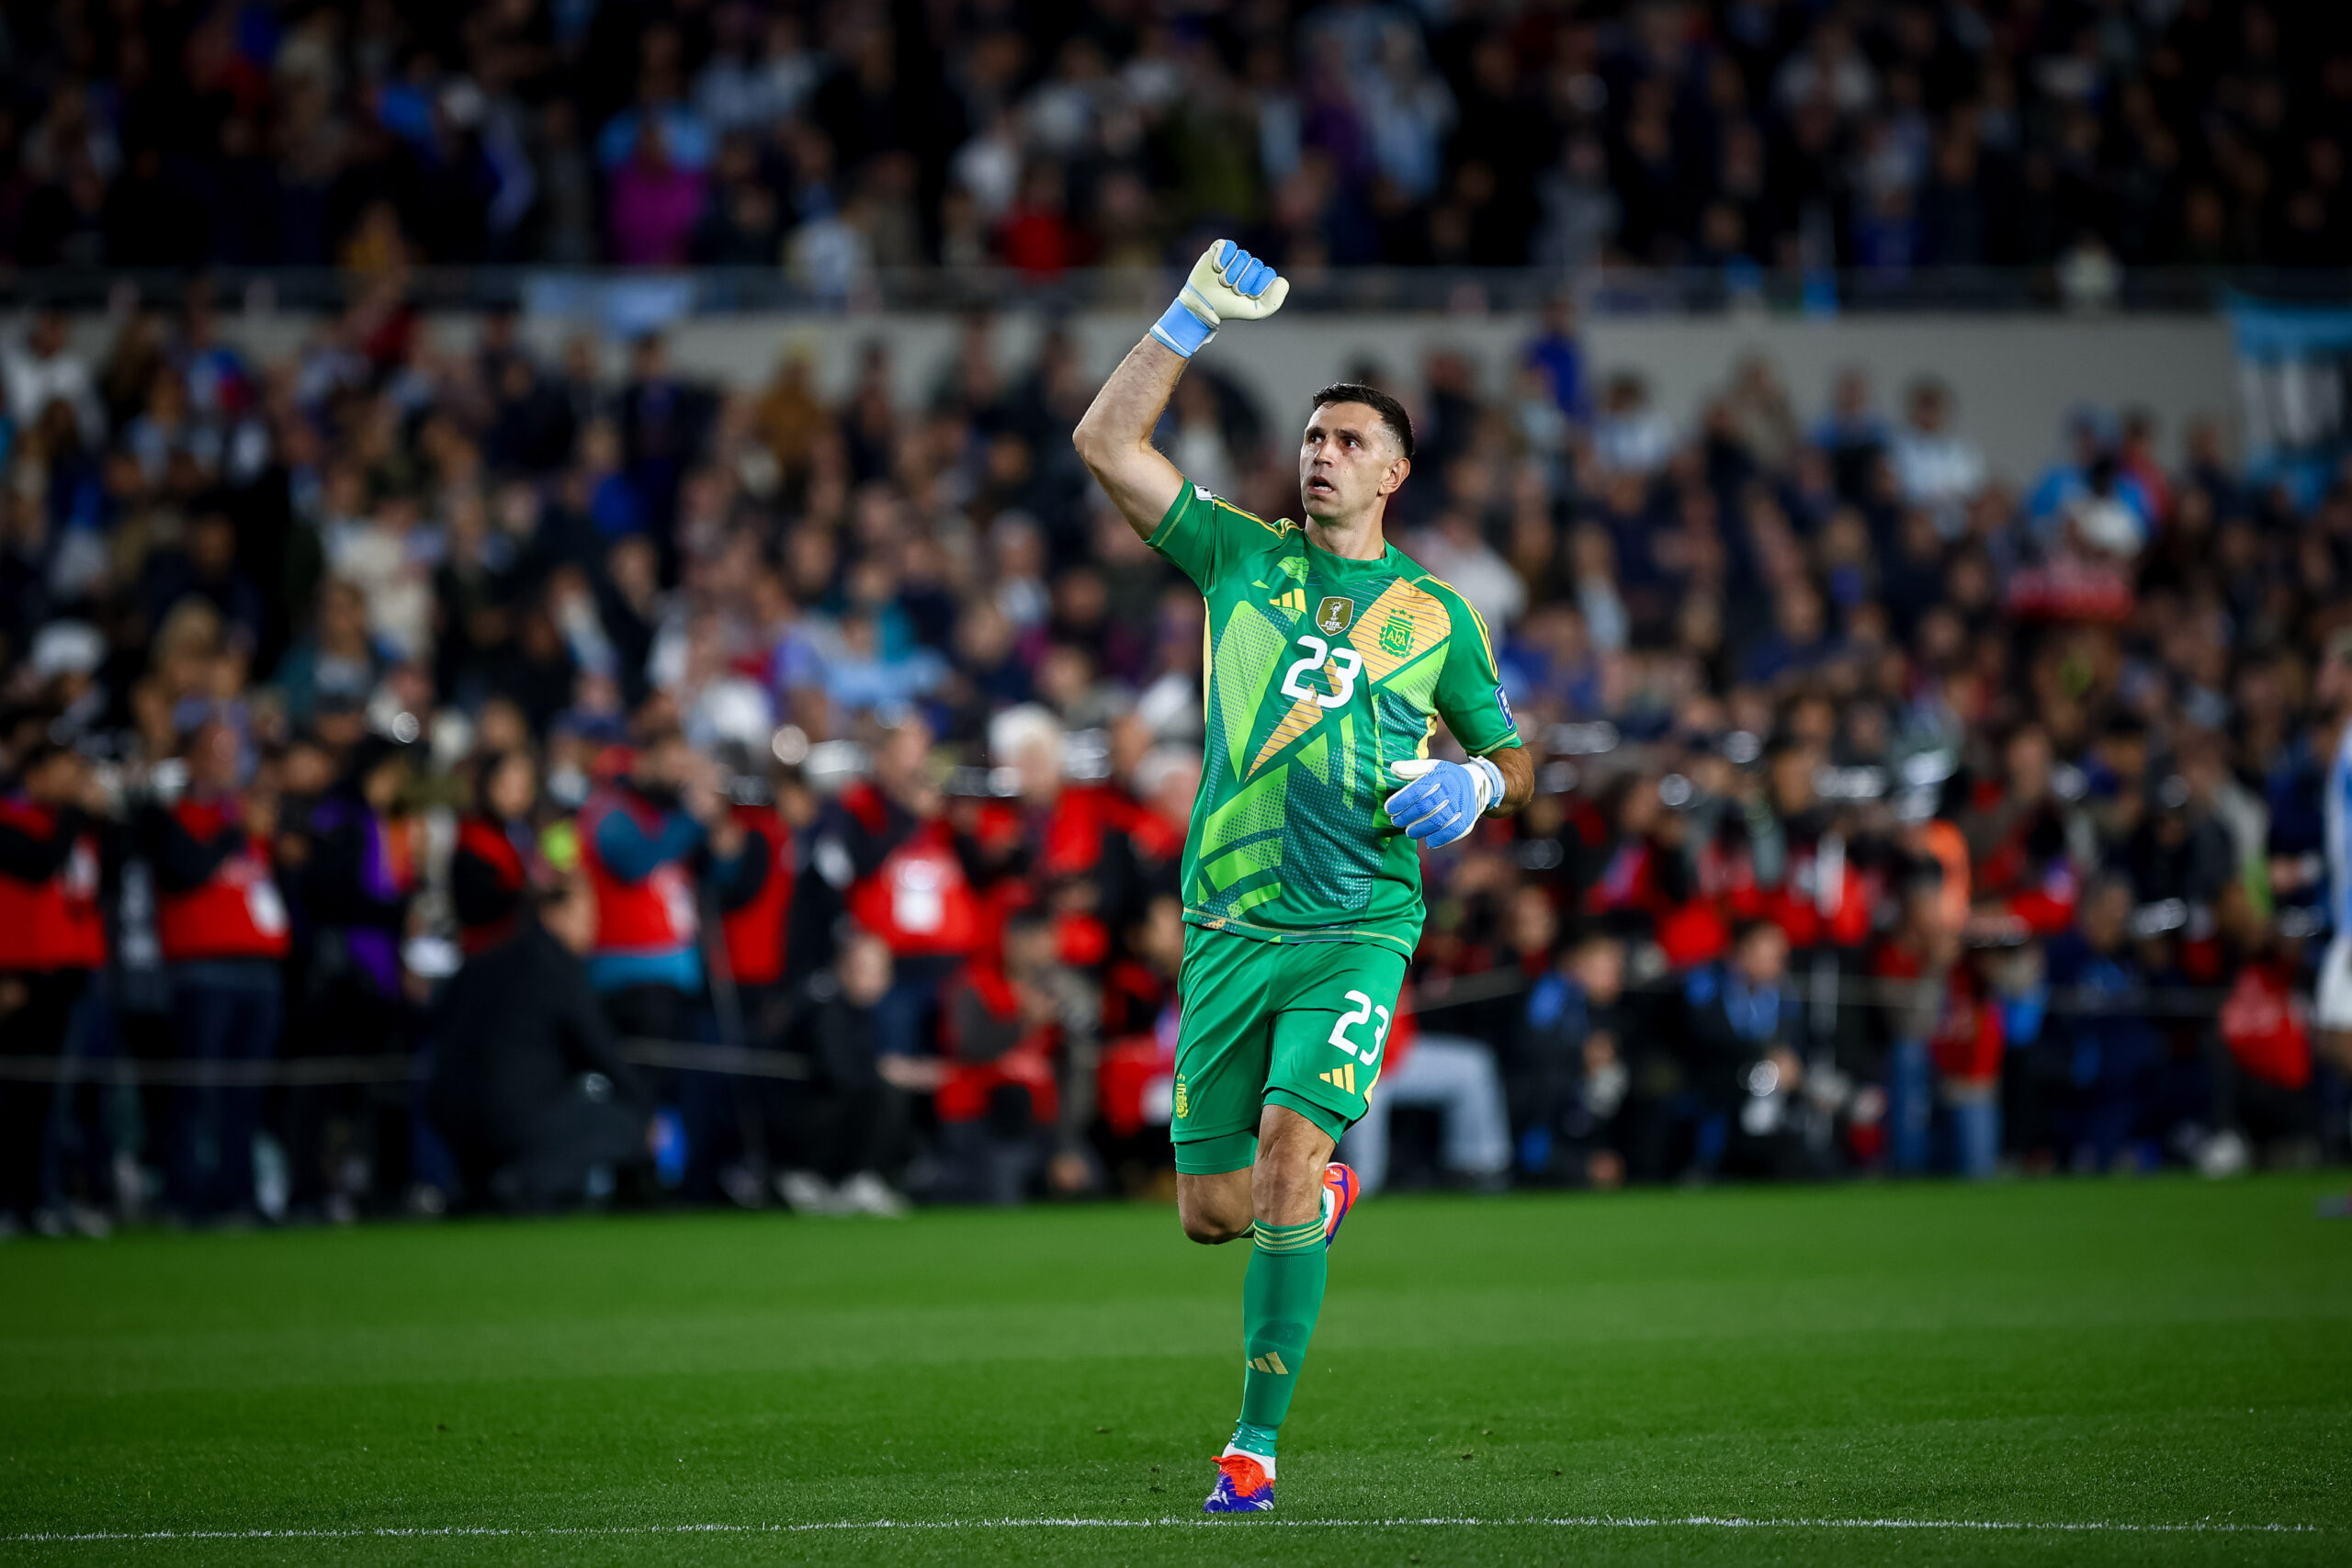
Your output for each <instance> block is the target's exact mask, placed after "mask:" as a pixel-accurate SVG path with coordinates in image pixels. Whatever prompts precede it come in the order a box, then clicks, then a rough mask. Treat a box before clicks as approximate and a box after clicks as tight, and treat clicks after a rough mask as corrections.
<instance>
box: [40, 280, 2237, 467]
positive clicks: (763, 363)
mask: <svg viewBox="0 0 2352 1568" xmlns="http://www.w3.org/2000/svg"><path fill="white" fill-rule="evenodd" d="M1052 319H1054V318H1051V317H1049V316H1048V315H1047V314H1046V312H1044V311H1042V310H1026V309H1023V310H1007V311H1006V312H1004V313H1003V314H1002V315H1001V317H1000V318H999V321H998V330H997V333H996V339H997V350H998V353H999V355H1001V358H1002V361H1003V364H1004V366H1005V367H1006V368H1007V369H1008V370H1009V371H1010V370H1016V369H1018V368H1021V367H1026V366H1027V365H1028V364H1030V363H1031V362H1032V359H1033V355H1034V350H1035V340H1036V337H1037V335H1038V334H1039V333H1041V332H1043V331H1044V330H1045V329H1046V325H1047V323H1048V321H1050V320H1052ZM1062 319H1063V320H1066V321H1067V322H1068V324H1069V328H1070V330H1071V331H1073V332H1074V333H1076V334H1077V336H1078V339H1079V341H1080V344H1082V346H1083V350H1084V352H1085V354H1086V356H1087V358H1088V361H1089V363H1090V365H1091V367H1093V368H1094V369H1095V370H1096V371H1098V372H1099V373H1106V374H1107V373H1108V371H1109V370H1110V368H1111V367H1112V366H1113V365H1114V364H1116V363H1117V361H1118V358H1119V356H1120V355H1123V354H1125V352H1126V351H1127V349H1129V348H1130V347H1132V346H1133V345H1134V344H1135V341H1136V338H1137V337H1139V336H1140V335H1141V334H1142V332H1143V329H1144V328H1145V326H1147V325H1148V321H1147V320H1146V318H1145V317H1144V316H1142V315H1138V314H1136V313H1135V312H1132V311H1125V310H1120V311H1112V310H1088V311H1080V312H1077V313H1075V314H1072V315H1069V316H1068V317H1066V318H1062ZM964 320H965V318H964V317H963V316H961V315H959V314H956V313H952V312H948V311H937V312H920V311H885V312H875V313H865V314H846V315H844V314H824V315H818V314H799V313H789V312H768V313H747V314H728V315H701V316H690V317H684V318H682V319H680V320H678V321H674V322H673V324H671V325H670V326H669V327H668V328H666V329H665V331H666V333H667V335H668V339H669V344H670V352H671V356H672V360H673V364H675V365H676V366H677V367H679V368H680V369H682V370H684V371H686V372H688V373H690V374H695V375H698V376H701V377H705V378H709V379H711V380H713V381H716V382H718V383H720V384H722V385H728V386H732V387H741V388H750V387H756V386H759V385H761V384H763V383H764V382H765V381H766V380H767V379H768V378H770V377H771V376H772V375H773V374H774V373H775V367H776V365H777V363H778V361H779V359H780V358H782V357H783V356H784V355H787V354H790V353H794V352H806V353H808V354H809V355H811V356H812V357H813V360H814V363H815V365H816V367H817V370H818V378H819V382H820V387H821V388H822V389H823V390H824V392H825V393H826V394H827V395H828V396H829V397H838V396H841V395H842V394H845V393H846V392H847V391H848V390H849V389H850V387H851V385H852V383H853V381H854V378H855V377H856V374H857V369H858V364H859V361H860V357H861V355H862V354H863V352H864V349H865V345H866V344H870V343H872V342H875V341H876V340H880V341H882V342H884V343H887V344H888V345H889V349H890V355H891V367H892V373H893V376H894V378H895V379H896V382H897V386H896V391H897V393H898V396H899V400H900V402H901V403H902V405H904V404H913V403H920V402H921V401H922V400H923V399H924V397H925V396H926V395H927V393H928V392H929V391H930V389H932V387H933V384H934V382H935V380H936V378H937V377H938V375H939V373H940V370H941V369H942V367H944V365H945V364H946V362H947V361H948V359H949V357H950V356H951V355H953V354H954V352H955V350H956V343H957V338H958V334H959V333H961V331H962V330H963V325H964ZM315 325H316V321H315V318H312V317H310V316H306V315H301V314H297V313H294V312H290V311H286V312H273V313H269V314H263V315H237V316H230V317H227V318H224V319H223V321H221V328H222V331H223V333H224V335H227V336H229V337H231V338H232V339H235V340H237V341H238V342H240V343H241V344H243V346H245V347H247V348H248V349H250V350H252V351H254V352H255V353H256V354H258V355H261V356H263V357H264V358H266V359H271V360H275V359H277V358H279V357H280V356H282V355H286V354H288V352H290V351H291V350H292V349H293V348H294V347H295V346H296V345H297V344H300V342H301V341H302V340H303V338H304V337H306V336H307V335H308V334H309V333H311V331H312V330H313V328H314V327H315ZM583 328H585V329H590V330H596V329H597V323H596V322H595V321H594V320H583V319H581V318H576V317H567V316H561V315H551V314H541V315H535V316H531V317H528V318H526V322H525V325H524V331H525V333H526V336H528V337H529V338H531V339H532V340H533V341H534V342H535V344H536V345H537V347H539V348H540V349H541V350H543V351H545V352H547V353H548V354H549V355H553V353H554V351H555V350H556V349H558V348H559V347H560V345H561V344H562V343H563V342H564V341H565V340H566V339H567V338H568V337H570V336H571V335H572V334H574V333H578V332H580V331H582V330H583ZM0 330H6V331H14V330H16V324H15V323H9V324H7V326H6V328H0ZM1536 330H1537V326H1536V321H1535V318H1534V316H1533V315H1532V313H1516V312H1497V313H1492V314H1484V315H1477V316H1445V315H1394V314H1350V313H1335V314H1305V313H1300V314H1295V315H1290V316H1284V317H1280V318H1277V319H1275V320H1273V321H1265V322H1259V323H1253V324H1252V325H1251V326H1250V328H1249V330H1248V331H1246V332H1231V333H1224V334H1222V335H1221V336H1220V337H1219V339H1218V341H1217V343H1216V346H1215V348H1214V349H1213V350H1211V355H1212V357H1211V359H1210V360H1209V361H1208V363H1211V364H1213V365H1214V366H1215V367H1216V368H1217V369H1218V370H1220V371H1222V372H1224V373H1226V374H1228V375H1231V376H1233V377H1235V378H1237V379H1238V380H1239V381H1240V382H1241V383H1243V384H1244V385H1245V386H1246V387H1247V388H1248V389H1250V391H1251V392H1253V393H1254V394H1256V395H1257V396H1258V397H1259V398H1260V400H1261V407H1262V408H1263V409H1264V411H1265V412H1266V413H1267V414H1268V415H1269V417H1276V416H1277V415H1278V411H1282V410H1285V409H1290V410H1296V409H1300V408H1302V407H1303V405H1304V403H1305V401H1306V398H1307V397H1308V395H1309V394H1311V393H1312V392H1313V391H1314V389H1316V388H1317V387H1319V386H1321V385H1323V384H1325V383H1326V382H1329V381H1330V380H1332V379H1333V378H1336V377H1337V376H1339V375H1340V374H1341V373H1342V372H1345V371H1350V370H1352V369H1354V368H1355V367H1358V366H1360V365H1362V364H1363V363H1364V362H1365V361H1370V362H1371V363H1372V364H1374V365H1375V366H1378V367H1382V368H1383V369H1385V371H1386V372H1388V373H1389V374H1391V375H1393V376H1394V377H1395V378H1397V381H1398V383H1399V384H1401V385H1404V386H1408V387H1414V388H1418V387H1419V385H1420V382H1421V375H1420V369H1421V363H1422V361H1423V359H1424V358H1425V356H1426V355H1428V354H1429V353H1430V351H1432V350H1434V349H1438V348H1441V347H1442V348H1451V349H1454V350H1457V351H1459V352H1461V353H1463V354H1464V355H1468V356H1469V357H1470V358H1471V359H1472V361H1473V362H1474V364H1476V367H1477V368H1478V370H1479V374H1480V384H1481V387H1482V389H1484V390H1485V391H1487V393H1489V394H1490V395H1491V394H1493V393H1496V392H1498V391H1500V390H1502V389H1504V388H1505V386H1506V384H1507V383H1506V380H1505V378H1506V377H1507V376H1508V374H1509V372H1510V367H1511V366H1512V364H1513V362H1514V359H1515V357H1516V355H1518V353H1519V352H1520V350H1521V348H1522V347H1523V346H1524V345H1525V344H1526V343H1527V341H1528V339H1529V338H1530V337H1531V336H1532V335H1533V334H1534V333H1535V332H1536ZM472 331H473V322H472V320H471V318H469V317H468V316H466V315H463V314H457V313H451V314H446V315H441V316H438V317H436V318H435V332H436V333H440V334H443V335H444V336H445V338H446V339H447V341H448V342H449V344H451V345H452V346H456V345H458V344H462V343H464V342H465V341H467V339H468V338H469V335H470V334H471V333H472ZM77 332H78V337H79V340H80V341H79V346H80V347H81V348H82V349H83V350H84V351H85V352H86V353H88V354H89V355H91V356H92V358H93V359H94V361H95V360H97V359H101V358H102V357H103V355H104V354H105V352H106V349H107V345H108V344H110V343H111V342H112V337H113V328H112V325H111V324H110V322H109V321H107V319H106V318H105V317H103V316H100V315H96V314H94V315H91V316H89V317H86V318H84V319H82V320H81V321H79V323H78V329H77ZM1582 333H1583V338H1584V343H1585V347H1586V349H1587V353H1588V356H1589V357H1588V364H1589V367H1590V369H1591V373H1592V381H1591V384H1592V386H1593V387H1594V388H1595V389H1598V387H1599V386H1600V383H1601V382H1602V381H1603V380H1605V378H1607V377H1608V376H1609V374H1610V373H1611V372H1612V371H1615V370H1618V369H1631V370H1635V371H1638V372H1640V373H1641V374H1642V375H1643V376H1644V377H1645V378H1646V379H1647V381H1648V383H1649V388H1650V391H1651V395H1652V397H1653V398H1654V399H1655V400H1656V403H1657V407H1658V408H1659V410H1660V411H1661V412H1664V413H1665V414H1666V415H1667V416H1668V418H1669V419H1671V420H1673V421H1674V422H1675V423H1677V425H1678V426H1679V427H1681V428H1685V429H1687V428H1690V427H1691V423H1693V422H1694V421H1695V420H1696V419H1697V417H1698V415H1699V412H1700V411H1701V409H1702V406H1703V402H1704V400H1705V399H1706V398H1708V397H1709V396H1711V395H1713V393H1715V392H1717V391H1720V390H1721V389H1723V388H1724V386H1725V384H1726V383H1727V381H1728V380H1729V378H1730V376H1731V373H1732V371H1733V369H1734V367H1736V365H1737V364H1738V363H1739V362H1740V361H1741V360H1742V359H1743V358H1744V357H1746V356H1747V355H1752V354H1762V355H1766V356H1768V357H1769V358H1770V360H1771V361H1772V363H1773V364H1774V365H1775V366H1776V367H1778V369H1779V371H1780V374H1781V379H1782V381H1783V383H1784V384H1785V385H1786V386H1787V387H1788V389H1789V391H1790V393H1791V394H1792V397H1793V398H1794V400H1795V403H1796V407H1797V409H1798V410H1799V411H1800V412H1801V413H1802V414H1803V415H1804V417H1806V418H1808V419H1809V418H1811V417H1812V416H1813V415H1814V414H1815V413H1817V412H1820V411H1821V410H1822V409H1823V408H1824V407H1825V405H1826V401H1827V398H1828V393H1829V385H1830V380H1831V378H1833V377H1834V376H1835V375H1836V374H1837V373H1838V371H1839V370H1841V369H1843V368H1845V367H1852V366H1859V367H1862V368H1863V369H1865V370H1866V371H1868V372H1869V373H1870V375H1871V379H1872V381H1873V382H1874V384H1875V389H1876V393H1877V400H1878V406H1879V408H1880V410H1881V412H1884V413H1887V414H1890V415H1892V414H1894V412H1896V411H1897V408H1898V406H1899V405H1898V402H1897V399H1898V397H1899V394H1900V392H1901V389H1902V388H1903V387H1904V385H1905V384H1906V383H1908V382H1909V381H1911V380H1912V379H1914V378H1917V377H1920V376H1927V375H1932V376H1935V377H1938V378H1941V379H1942V380H1943V381H1944V382H1946V383H1947V384H1948V385H1949V386H1950V387H1951V389H1952V390H1953V392H1954V393H1955V394H1956V396H1957V399H1958V404H1959V408H1958V417H1959V423H1960V426H1961V428H1962V430H1964V431H1965V432H1966V433H1967V434H1969V435H1970V436H1971V437H1973V439H1974V440H1975V441H1976V442H1977V443H1978V444H1979V445H1980V446H1982V447H1983V449H1984V451H1985V457H1987V459H1988V460H1989V461H1990V462H1991V464H1992V466H1993V468H1994V469H1995V471H1996V473H1998V474H2000V475H2002V476H2004V477H2006V478H2007V479H2010V480H2012V481H2014V482H2023V481H2024V480H2026V479H2030V477H2031V476H2032V475H2033V474H2035V473H2036V472H2038V471H2040V469H2041V468H2042V466H2043V465H2044V464H2046V463H2048V462H2049V461H2050V460H2051V459H2052V457H2054V456H2055V455H2056V454H2057V449H2058V445H2059V442H2060V440H2061V439H2062V437H2063V433H2064V428H2065V419H2066V415H2067V414H2068V413H2069V412H2071V411H2073V410H2074V409H2075V408H2076V407H2078V406H2080V405H2084V404H2090V405H2094V406H2097V407H2099V408H2103V409H2108V410H2114V409H2118V408H2120V407H2124V406H2131V405H2136V406H2140V407H2144V408H2146V409H2148V410H2150V411H2151V412H2154V414H2155V415H2156V416H2157V418H2158V419H2159V420H2160V421H2161V429H2162V432H2163V438H2164V442H2165V457H2166V458H2167V459H2168V460H2170V459H2173V458H2177V456H2178V442H2179V439H2180V436H2181V434H2182V432H2183V431H2184V430H2186V429H2187V427H2188V423H2190V422H2191V421H2192V420H2195V419H2199V418H2212V419H2215V420H2218V421H2219V422H2220V423H2222V428H2223V430H2224V431H2225V432H2233V431H2234V429H2235V426H2236V420H2237V367H2236V361H2235V359H2234V356H2233V343H2232V337H2231V332H2230V327H2229V324H2228V322H2227V321H2225V320H2224V319H2223V318H2222V316H2220V315H2218V314H2180V315H2164V316H2141V315H2135V316H2131V317H2106V318H2101V317H2087V318H2085V317H2058V316H2052V315H2050V314H2048V313H2046V312H2030V311H2018V312H1985V313H1968V314H1904V315H1888V316H1847V317H1828V318H1820V317H1780V316H1767V315H1762V314H1756V315H1742V314H1736V313H1735V314H1713V315H1682V316H1667V317H1657V316H1645V317H1635V318H1625V317H1605V316H1596V317H1592V318H1589V319H1588V320H1587V321H1585V322H1584V323H1583V326H1582ZM602 335H603V337H604V338H605V352H606V355H607V363H608V365H609V367H611V368H612V369H613V370H614V372H615V373H616V374H617V372H618V370H619V368H620V362H621V355H622V354H623V351H624V347H625V342H624V339H623V338H622V337H621V335H620V334H619V333H615V332H610V331H605V332H603V333H602ZM2233 446H2234V443H2233Z"/></svg>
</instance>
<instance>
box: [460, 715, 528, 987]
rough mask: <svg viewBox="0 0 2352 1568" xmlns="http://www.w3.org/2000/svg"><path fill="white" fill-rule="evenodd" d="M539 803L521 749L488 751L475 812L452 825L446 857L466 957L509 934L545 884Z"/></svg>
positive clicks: (479, 771) (477, 781)
mask: <svg viewBox="0 0 2352 1568" xmlns="http://www.w3.org/2000/svg"><path fill="white" fill-rule="evenodd" d="M538 798H539V774H538V764H537V762H536V761H533V760H532V757H531V754H530V753H529V752H528V751H521V750H518V751H490V752H487V753H485V754H484V755H483V756H482V757H481V760H480V761H479V762H478V763H477V764H476V766H475V769H474V808H473V810H472V811H471V812H469V813H468V814H467V816H466V818H465V820H463V821H462V822H460V823H458V842H457V845H456V847H455V848H454V849H452V850H451V852H450V855H449V902H450V905H451V907H452V908H453V909H454V910H455V912H456V914H457V917H458V947H459V948H460V949H461V950H462V951H463V952H464V953H465V954H466V955H467V956H468V957H472V956H474V955H475V954H477V953H487V952H489V951H490V950H491V949H492V948H493V947H496V946H497V945H498V944H499V943H500V942H504V941H505V940H506V939H507V938H508V937H510V936H513V935H514V934H515V931H516V930H517V929H518V927H519V926H520V924H521V921H522V919H523V916H524V913H525V910H526V906H527V904H528V903H529V901H530V898H531V897H532V895H533V894H534V893H535V892H536V891H538V890H540V889H543V888H544V887H546V886H548V868H547V865H546V863H545V860H544V858H543V856H542V853H541V851H540V848H539V835H538V831H537V825H536V824H535V823H534V822H533V820H532V818H533V815H534V813H535V812H536V810H537V806H538Z"/></svg>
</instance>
